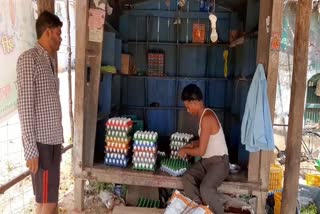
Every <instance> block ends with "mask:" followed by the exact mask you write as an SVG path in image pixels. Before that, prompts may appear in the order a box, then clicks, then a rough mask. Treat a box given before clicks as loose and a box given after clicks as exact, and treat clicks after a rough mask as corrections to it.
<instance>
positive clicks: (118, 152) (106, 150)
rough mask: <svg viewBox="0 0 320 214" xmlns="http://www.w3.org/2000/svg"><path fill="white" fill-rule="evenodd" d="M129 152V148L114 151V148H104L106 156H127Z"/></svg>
mask: <svg viewBox="0 0 320 214" xmlns="http://www.w3.org/2000/svg"><path fill="white" fill-rule="evenodd" d="M129 152H130V147H128V148H125V149H119V148H118V149H116V148H110V147H105V153H106V154H111V153H114V154H121V155H128V154H129Z"/></svg>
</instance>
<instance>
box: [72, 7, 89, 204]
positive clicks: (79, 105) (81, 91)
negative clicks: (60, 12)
mask: <svg viewBox="0 0 320 214" xmlns="http://www.w3.org/2000/svg"><path fill="white" fill-rule="evenodd" d="M88 8H89V3H88V1H77V4H76V13H75V14H76V59H77V61H76V71H75V75H76V77H75V88H76V89H77V90H75V112H74V116H75V117H74V124H75V126H74V148H73V153H72V158H73V171H74V176H75V177H76V185H75V189H74V196H75V209H76V210H82V209H83V200H84V198H83V194H82V193H83V182H82V180H81V173H82V169H83V143H84V135H85V132H84V127H85V111H86V108H85V106H86V104H85V103H86V102H85V100H86V97H85V85H86V46H87V31H88V30H87V21H88Z"/></svg>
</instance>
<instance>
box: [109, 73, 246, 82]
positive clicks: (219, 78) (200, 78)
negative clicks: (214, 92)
mask: <svg viewBox="0 0 320 214" xmlns="http://www.w3.org/2000/svg"><path fill="white" fill-rule="evenodd" d="M112 75H116V76H123V77H130V78H154V79H161V80H223V81H228V80H233V79H226V78H222V77H168V76H147V75H143V76H138V75H122V74H112ZM239 80H243V81H245V80H246V79H239Z"/></svg>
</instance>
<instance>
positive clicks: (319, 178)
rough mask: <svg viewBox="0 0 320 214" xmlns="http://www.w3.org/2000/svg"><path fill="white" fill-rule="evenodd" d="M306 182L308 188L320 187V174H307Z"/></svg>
mask: <svg viewBox="0 0 320 214" xmlns="http://www.w3.org/2000/svg"><path fill="white" fill-rule="evenodd" d="M306 182H307V185H308V186H316V187H320V174H311V173H307V174H306Z"/></svg>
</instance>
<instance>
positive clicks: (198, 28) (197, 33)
mask: <svg viewBox="0 0 320 214" xmlns="http://www.w3.org/2000/svg"><path fill="white" fill-rule="evenodd" d="M205 39H206V26H205V24H199V23H194V24H193V27H192V43H204V42H205Z"/></svg>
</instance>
